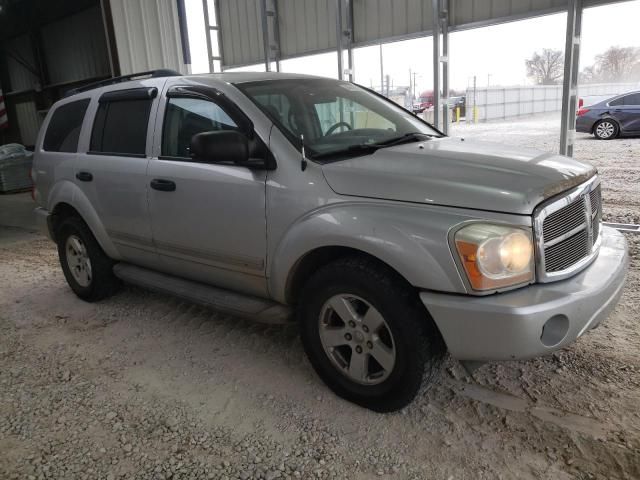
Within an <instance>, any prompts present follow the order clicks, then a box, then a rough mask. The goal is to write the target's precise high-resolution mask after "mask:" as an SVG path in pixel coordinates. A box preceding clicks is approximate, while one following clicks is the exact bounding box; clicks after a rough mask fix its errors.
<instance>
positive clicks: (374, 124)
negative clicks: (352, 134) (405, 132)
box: [314, 97, 396, 135]
mask: <svg viewBox="0 0 640 480" xmlns="http://www.w3.org/2000/svg"><path fill="white" fill-rule="evenodd" d="M314 106H315V110H316V114H317V115H318V121H319V122H320V128H321V129H322V134H323V135H326V134H327V133H329V132H331V133H337V132H341V131H345V130H357V129H361V128H376V129H382V130H394V131H395V130H396V126H395V125H394V124H393V123H392V122H390V121H389V120H387V119H385V118H384V117H382V116H381V115H379V114H377V113H376V112H374V111H372V110H370V109H368V108H367V107H364V106H362V105H360V104H359V103H358V102H354V101H353V100H350V99H347V98H342V97H337V98H336V100H335V101H334V102H330V103H316V104H315V105H314ZM343 123H346V124H348V125H349V126H351V128H348V127H347V126H346V125H343ZM335 125H342V126H339V127H336V128H332V127H334V126H335Z"/></svg>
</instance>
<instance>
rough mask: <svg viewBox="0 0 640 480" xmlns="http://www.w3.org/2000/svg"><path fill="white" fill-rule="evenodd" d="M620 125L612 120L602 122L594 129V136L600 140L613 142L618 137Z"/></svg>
mask: <svg viewBox="0 0 640 480" xmlns="http://www.w3.org/2000/svg"><path fill="white" fill-rule="evenodd" d="M618 131H619V127H618V124H617V123H616V122H615V121H613V120H610V119H608V118H607V119H605V120H600V121H599V122H598V123H596V124H595V125H594V127H593V134H594V135H595V137H596V138H597V139H599V140H611V139H612V138H615V137H617V136H618Z"/></svg>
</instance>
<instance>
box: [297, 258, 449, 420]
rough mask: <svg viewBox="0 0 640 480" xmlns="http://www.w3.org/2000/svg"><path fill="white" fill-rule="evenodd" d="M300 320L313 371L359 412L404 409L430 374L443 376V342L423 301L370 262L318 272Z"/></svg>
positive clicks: (353, 261)
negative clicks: (366, 409)
mask: <svg viewBox="0 0 640 480" xmlns="http://www.w3.org/2000/svg"><path fill="white" fill-rule="evenodd" d="M299 314H300V328H301V337H302V342H303V345H304V348H305V351H306V353H307V356H308V357H309V360H310V362H311V364H312V366H313V368H314V369H315V371H316V372H317V373H318V375H319V376H320V378H322V380H323V381H324V382H325V383H326V384H327V385H328V386H329V387H330V388H331V389H332V390H333V391H334V392H335V393H336V394H338V395H339V396H341V397H343V398H345V399H347V400H350V401H352V402H354V403H357V404H359V405H361V406H364V407H366V408H370V409H371V410H375V411H379V412H389V411H394V410H398V409H400V408H403V407H404V406H406V405H407V404H409V403H410V402H411V401H412V400H413V398H414V397H415V396H416V394H417V392H418V391H419V389H420V386H421V384H422V381H423V377H425V374H427V376H429V377H430V376H431V375H433V374H434V373H436V372H437V371H438V370H439V366H440V364H441V360H442V358H443V353H444V348H443V342H442V339H441V337H440V334H439V332H438V331H437V328H436V327H435V325H434V324H433V322H432V320H431V319H430V318H429V316H428V314H427V312H426V310H425V309H424V307H423V306H422V305H421V304H420V301H419V299H418V298H417V295H416V294H415V292H414V291H413V290H412V289H411V288H409V287H407V286H405V284H404V282H403V281H402V279H400V278H398V277H397V275H396V274H395V273H394V272H391V271H389V270H388V269H387V268H384V267H383V266H381V265H378V264H376V263H375V262H373V261H371V260H369V259H366V258H359V257H353V258H345V259H341V260H337V261H335V262H333V263H331V264H328V265H326V266H325V267H323V268H321V269H320V270H318V272H316V274H315V275H313V277H312V278H311V279H310V280H309V282H308V283H307V285H305V289H304V292H303V295H302V299H301V304H300V309H299Z"/></svg>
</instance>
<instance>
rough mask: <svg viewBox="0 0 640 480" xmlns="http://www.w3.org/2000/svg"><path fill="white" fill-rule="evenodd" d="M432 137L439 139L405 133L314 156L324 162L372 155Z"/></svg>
mask: <svg viewBox="0 0 640 480" xmlns="http://www.w3.org/2000/svg"><path fill="white" fill-rule="evenodd" d="M432 137H437V135H430V134H428V133H420V132H411V133H405V134H404V135H401V136H399V137H392V138H390V139H388V140H383V141H381V142H374V143H358V144H356V145H350V146H348V147H347V148H341V149H340V150H332V151H330V152H324V153H318V154H316V155H314V156H313V157H311V158H313V159H314V160H322V159H327V158H332V157H339V156H343V155H344V156H350V155H371V154H372V153H373V152H375V151H376V150H379V149H381V148H388V147H393V146H395V145H401V144H403V143H409V142H416V141H420V140H427V139H429V138H432Z"/></svg>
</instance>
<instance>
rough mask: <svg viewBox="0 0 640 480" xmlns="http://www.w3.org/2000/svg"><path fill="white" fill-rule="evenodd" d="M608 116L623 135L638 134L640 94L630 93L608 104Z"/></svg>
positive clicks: (639, 126)
mask: <svg viewBox="0 0 640 480" xmlns="http://www.w3.org/2000/svg"><path fill="white" fill-rule="evenodd" d="M609 107H610V108H611V109H610V110H609V112H610V114H611V115H612V116H613V117H614V118H615V119H616V120H618V123H619V124H620V128H621V129H622V131H623V132H625V133H637V132H640V92H636V93H630V94H629V95H625V96H623V97H619V98H617V99H615V100H612V101H611V102H609Z"/></svg>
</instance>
